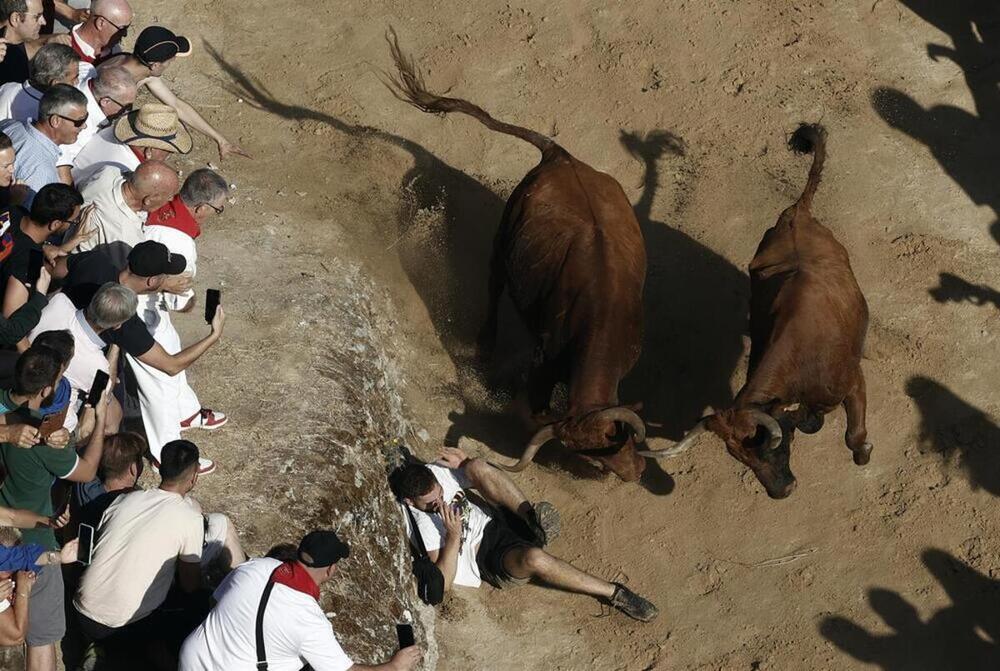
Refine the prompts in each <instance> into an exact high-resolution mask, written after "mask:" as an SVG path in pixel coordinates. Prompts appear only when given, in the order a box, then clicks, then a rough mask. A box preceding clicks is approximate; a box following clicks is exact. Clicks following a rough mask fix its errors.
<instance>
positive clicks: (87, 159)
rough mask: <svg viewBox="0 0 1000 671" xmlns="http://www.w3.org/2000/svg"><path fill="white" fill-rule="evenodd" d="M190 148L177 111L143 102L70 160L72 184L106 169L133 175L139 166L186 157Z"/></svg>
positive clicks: (85, 180) (157, 104)
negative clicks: (108, 167) (143, 103)
mask: <svg viewBox="0 0 1000 671" xmlns="http://www.w3.org/2000/svg"><path fill="white" fill-rule="evenodd" d="M191 146H192V142H191V134H190V133H188V131H187V128H185V127H184V124H182V123H181V122H180V120H179V119H178V118H177V110H175V109H174V108H173V107H170V106H169V105H161V104H159V103H146V104H145V105H143V106H142V107H140V108H139V109H138V110H135V111H132V112H129V113H128V114H126V115H125V116H123V117H121V118H120V119H118V121H116V122H115V123H114V125H113V126H109V127H107V128H105V129H103V130H99V131H97V135H95V136H94V137H93V138H91V140H90V142H88V143H87V145H86V146H85V147H84V148H83V149H81V150H80V153H79V154H77V155H76V158H75V159H74V160H73V170H72V176H73V181H74V182H75V183H77V184H83V183H84V182H87V181H89V180H90V178H91V177H93V176H94V174H95V173H96V172H97V171H98V170H100V169H101V168H104V167H106V166H114V167H115V168H116V169H118V170H120V171H122V172H133V171H135V169H136V168H138V167H139V164H140V163H145V162H147V161H164V160H166V159H167V158H169V157H170V156H171V155H173V154H187V153H188V152H190V151H191Z"/></svg>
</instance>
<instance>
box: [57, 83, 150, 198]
mask: <svg viewBox="0 0 1000 671" xmlns="http://www.w3.org/2000/svg"><path fill="white" fill-rule="evenodd" d="M79 89H80V91H82V92H83V95H84V96H85V97H86V98H87V125H86V126H84V127H83V128H82V129H80V134H79V135H78V136H77V138H76V142H74V143H73V144H68V145H65V146H63V147H62V152H61V153H60V154H59V160H58V161H57V162H56V165H57V166H58V168H59V179H60V180H61V181H62V182H63V184H73V174H72V169H73V161H74V160H76V157H77V156H78V155H79V154H80V151H81V150H82V149H83V148H84V147H85V146H86V145H87V143H88V142H90V140H91V139H92V138H93V137H94V135H96V134H97V131H98V129H99V128H100V127H101V125H102V124H104V123H105V122H106V121H109V120H110V121H114V120H116V119H118V118H119V117H121V116H123V115H125V114H128V113H129V112H131V111H132V104H133V103H134V102H135V82H134V81H133V80H132V75H130V74H129V72H128V70H126V69H125V68H119V67H114V66H101V67H99V68H97V71H96V72H95V73H94V74H93V76H92V77H90V78H89V79H87V80H85V81H83V82H82V83H81V84H80V86H79Z"/></svg>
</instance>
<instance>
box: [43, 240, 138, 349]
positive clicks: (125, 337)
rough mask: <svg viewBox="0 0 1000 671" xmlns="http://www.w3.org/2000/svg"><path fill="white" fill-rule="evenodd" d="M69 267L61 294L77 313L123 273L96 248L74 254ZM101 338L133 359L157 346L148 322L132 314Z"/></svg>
mask: <svg viewBox="0 0 1000 671" xmlns="http://www.w3.org/2000/svg"><path fill="white" fill-rule="evenodd" d="M66 268H67V269H68V271H69V272H68V273H67V275H66V279H65V280H63V289H62V291H63V293H64V294H66V296H67V297H68V298H69V299H70V300H71V301H73V305H75V306H76V309H77V310H86V309H87V306H88V305H90V301H91V299H92V298H93V297H94V294H96V293H97V290H98V289H100V288H101V287H102V286H104V285H105V284H107V283H108V282H118V273H120V272H121V271H122V269H121V268H119V267H118V266H116V265H115V263H114V261H112V260H111V257H110V256H108V255H107V254H105V253H104V252H102V251H100V250H96V249H95V250H93V251H89V252H83V253H82V254H73V255H71V256H70V257H69V258H68V259H66ZM101 338H102V339H103V340H104V342H106V343H108V344H109V345H118V346H119V347H121V348H122V349H123V350H125V351H126V352H128V353H129V354H131V355H132V356H134V357H140V356H142V355H143V354H145V353H146V352H148V351H149V350H151V349H152V348H153V345H155V344H156V341H155V340H153V336H152V335H150V333H149V329H147V328H146V323H145V322H144V321H142V320H141V319H139V316H138V315H133V316H132V317H130V318H129V320H128V321H127V322H125V323H124V324H122V325H121V327H120V328H118V329H115V330H114V331H105V332H104V333H102V334H101Z"/></svg>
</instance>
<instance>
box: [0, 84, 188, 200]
mask: <svg viewBox="0 0 1000 671" xmlns="http://www.w3.org/2000/svg"><path fill="white" fill-rule="evenodd" d="M86 123H87V98H86V97H85V96H84V95H83V94H82V93H80V91H78V90H77V89H75V88H73V87H72V86H67V85H66V84H56V85H55V86H53V87H52V88H50V89H49V90H48V91H46V92H45V95H43V96H42V100H41V102H39V104H38V119H37V120H35V121H34V122H32V123H28V122H25V121H14V120H13V119H11V120H9V121H5V122H3V123H0V131H2V132H3V133H5V134H6V135H7V136H9V137H10V139H11V141H12V142H13V143H14V150H15V152H16V153H17V160H16V161H15V162H14V179H15V180H17V181H18V182H20V183H21V185H23V187H20V185H15V186H14V187H12V188H11V194H12V198H13V199H14V200H20V201H21V203H22V204H23V205H24V206H25V207H31V201H32V200H34V198H35V194H36V193H38V190H39V189H41V188H42V187H43V186H45V185H46V184H52V183H54V182H58V181H59V172H58V171H57V170H56V161H57V160H58V158H59V147H60V146H61V145H66V144H73V143H74V142H76V138H77V136H78V135H79V134H80V130H81V129H82V128H83V127H84V125H86ZM19 187H20V189H21V190H20V193H15V192H16V191H18V189H19ZM167 200H169V198H168V199H167ZM164 202H166V201H164ZM161 205H162V203H161Z"/></svg>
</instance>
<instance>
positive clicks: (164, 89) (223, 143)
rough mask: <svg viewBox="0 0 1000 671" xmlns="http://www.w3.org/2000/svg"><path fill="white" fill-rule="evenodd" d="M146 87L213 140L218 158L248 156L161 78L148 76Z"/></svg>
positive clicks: (182, 119)
mask: <svg viewBox="0 0 1000 671" xmlns="http://www.w3.org/2000/svg"><path fill="white" fill-rule="evenodd" d="M146 87H147V88H148V89H149V92H150V93H152V94H153V95H154V96H156V98H157V99H158V100H159V101H160V102H161V103H163V104H164V105H170V106H171V107H173V108H174V109H175V110H177V117H178V118H179V119H180V120H181V121H183V122H184V123H186V124H187V125H188V126H191V127H192V128H194V129H195V130H197V131H198V132H200V133H203V134H204V135H207V136H208V137H210V138H212V139H213V140H215V143H216V144H217V145H219V158H222V159H224V158H226V156H228V155H230V154H236V155H238V156H243V157H245V158H250V154H248V153H247V152H246V151H245V150H244V149H243V148H242V147H240V146H239V145H237V144H234V143H232V142H230V141H229V140H227V139H226V137H225V136H224V135H223V134H222V133H220V132H219V131H217V130H215V128H214V127H213V126H212V124H210V123H208V121H206V120H205V117H203V116H202V115H201V114H199V113H198V110H196V109H195V108H194V107H192V106H191V105H190V104H189V103H188V102H187V101H185V100H182V99H181V98H178V97H177V96H176V95H174V92H173V91H171V90H170V88H169V87H168V86H167V85H166V83H164V81H163V80H162V79H161V78H159V77H150V78H148V79H146Z"/></svg>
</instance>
